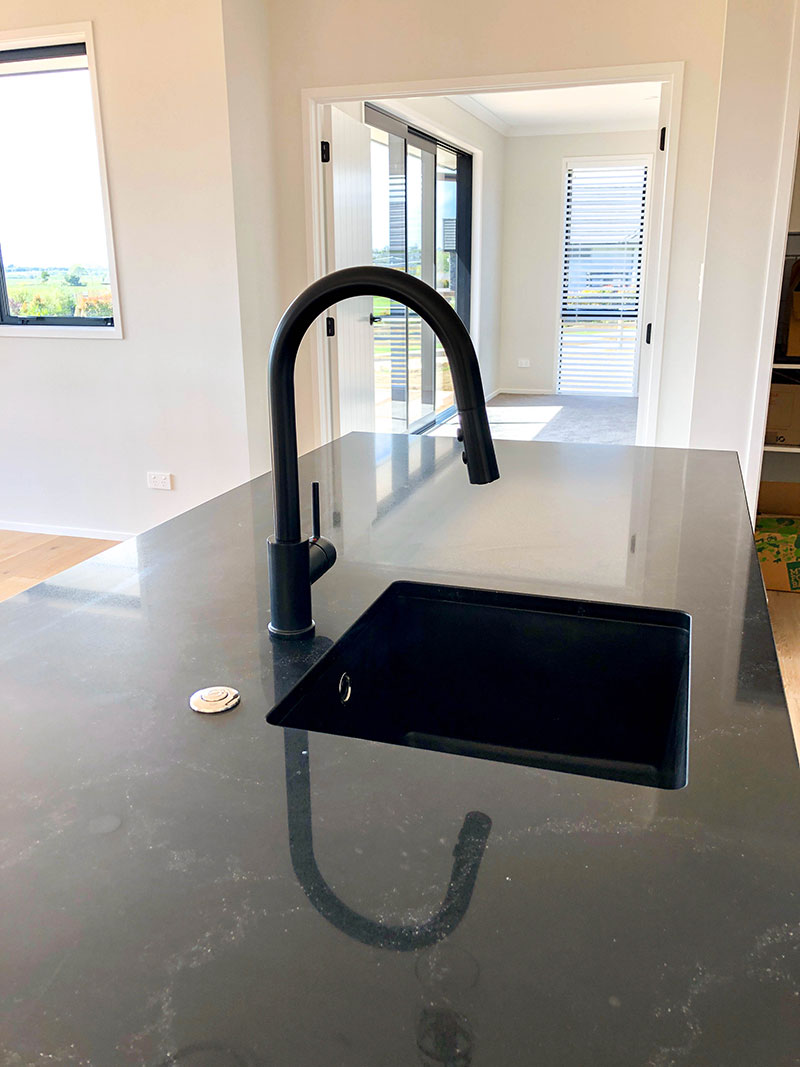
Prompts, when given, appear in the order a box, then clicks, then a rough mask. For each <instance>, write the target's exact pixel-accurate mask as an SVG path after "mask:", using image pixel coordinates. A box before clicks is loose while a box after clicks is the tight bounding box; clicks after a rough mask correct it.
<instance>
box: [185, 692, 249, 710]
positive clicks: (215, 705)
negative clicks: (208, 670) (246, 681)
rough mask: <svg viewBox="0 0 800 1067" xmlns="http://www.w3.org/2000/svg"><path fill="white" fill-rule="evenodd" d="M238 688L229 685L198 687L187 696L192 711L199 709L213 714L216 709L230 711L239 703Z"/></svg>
mask: <svg viewBox="0 0 800 1067" xmlns="http://www.w3.org/2000/svg"><path fill="white" fill-rule="evenodd" d="M240 699H241V697H240V696H239V690H238V689H234V688H233V686H231V685H212V686H209V687H208V688H207V689H198V690H197V692H196V693H192V695H191V696H190V697H189V707H190V708H191V709H192V711H201V712H203V713H204V714H205V715H213V714H214V713H215V712H217V711H230V710H231V708H235V707H236V705H237V704H238V703H239V701H240Z"/></svg>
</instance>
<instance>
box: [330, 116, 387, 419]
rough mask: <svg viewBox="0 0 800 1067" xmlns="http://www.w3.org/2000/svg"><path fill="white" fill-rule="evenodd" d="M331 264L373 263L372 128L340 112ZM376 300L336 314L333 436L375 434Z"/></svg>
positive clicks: (334, 135)
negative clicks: (373, 315)
mask: <svg viewBox="0 0 800 1067" xmlns="http://www.w3.org/2000/svg"><path fill="white" fill-rule="evenodd" d="M326 118H327V128H328V136H329V141H330V162H329V163H328V164H325V165H324V166H325V174H326V177H327V179H328V180H327V181H326V184H325V192H326V211H327V221H328V225H327V227H326V242H327V262H328V267H329V269H330V270H340V269H342V268H343V267H358V266H364V265H365V264H369V263H371V262H372V207H371V177H370V135H369V128H368V127H367V126H365V125H364V124H363V123H362V122H361V121H360V120H359V119H356V118H354V117H353V116H351V115H349V114H347V113H346V112H345V111H343V110H342V109H341V108H338V107H330V108H329V109H328V115H327V116H326ZM371 311H372V298H371V297H369V296H361V297H354V298H352V299H350V300H345V301H343V302H342V303H341V304H337V305H336V307H335V309H332V315H331V317H332V318H333V320H334V331H335V332H334V334H333V336H332V337H330V338H329V339H328V344H329V346H330V357H331V364H332V368H333V369H332V373H331V407H332V411H331V415H332V422H333V431H334V436H335V437H341V436H343V435H344V434H346V433H350V432H351V431H353V430H367V431H370V432H371V431H373V430H374V429H375V375H374V370H373V352H372V328H371V325H370V313H371Z"/></svg>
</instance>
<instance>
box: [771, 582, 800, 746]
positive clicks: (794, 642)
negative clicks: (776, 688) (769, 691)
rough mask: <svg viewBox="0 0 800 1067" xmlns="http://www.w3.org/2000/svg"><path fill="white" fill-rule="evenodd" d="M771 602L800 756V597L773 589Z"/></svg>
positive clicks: (787, 697) (776, 645)
mask: <svg viewBox="0 0 800 1067" xmlns="http://www.w3.org/2000/svg"><path fill="white" fill-rule="evenodd" d="M767 600H768V602H769V617H770V619H771V620H772V632H773V633H774V635H775V647H776V648H777V650H778V660H779V661H780V665H781V675H782V677H783V688H784V689H785V691H786V702H787V704H788V705H789V715H790V716H791V719H792V729H793V730H794V742H795V745H796V746H797V751H798V754H800V593H779V592H776V591H775V590H773V589H770V590H769V592H768V593H767Z"/></svg>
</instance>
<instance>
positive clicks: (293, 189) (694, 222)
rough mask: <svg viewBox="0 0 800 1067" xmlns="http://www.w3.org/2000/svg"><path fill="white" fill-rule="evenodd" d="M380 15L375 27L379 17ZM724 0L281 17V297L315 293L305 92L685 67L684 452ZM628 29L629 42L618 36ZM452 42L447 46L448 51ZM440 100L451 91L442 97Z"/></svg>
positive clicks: (675, 319)
mask: <svg viewBox="0 0 800 1067" xmlns="http://www.w3.org/2000/svg"><path fill="white" fill-rule="evenodd" d="M367 12H368V17H367ZM724 14H725V2H724V0H704V2H703V3H702V4H698V3H697V2H696V0H674V2H672V3H670V4H659V5H654V4H639V3H633V2H631V0H608V2H607V3H604V4H602V5H597V4H595V3H594V2H593V0H575V2H574V3H572V4H568V5H557V4H556V5H554V4H551V3H549V2H545V0H508V2H506V3H503V4H496V5H495V6H494V7H492V8H487V5H486V3H485V0H462V2H461V3H460V4H459V7H458V15H457V25H456V27H455V29H454V23H453V12H452V10H451V8H449V7H448V6H446V5H437V4H431V3H430V2H429V0H405V2H404V3H403V4H402V5H398V4H396V3H395V2H394V0H372V2H371V3H370V4H369V7H368V8H367V6H366V5H365V4H364V3H360V2H356V0H345V2H342V3H337V4H330V3H327V2H325V0H294V2H293V3H291V4H286V3H274V4H272V5H271V7H270V31H271V38H272V48H273V51H272V57H273V62H272V69H271V76H272V95H273V120H274V129H275V136H276V143H277V144H280V154H279V157H278V158H277V160H276V163H277V170H276V177H277V183H278V197H279V200H280V205H281V211H280V218H279V228H278V237H279V247H280V253H281V267H282V272H281V298H282V300H284V301H288V300H289V299H290V298H291V297H292V296H293V295H294V294H295V293H296V292H297V290H298V289H300V288H302V286H303V285H305V284H307V282H308V280H309V278H308V265H307V245H306V219H305V206H304V195H303V179H302V175H303V142H302V114H301V90H302V89H303V88H316V87H331V86H352V85H371V86H374V85H380V84H383V85H386V84H387V83H390V82H394V81H397V82H411V81H417V80H419V81H427V82H430V80H431V79H446V78H449V79H453V80H455V79H460V78H467V77H477V76H489V75H492V76H494V75H499V76H501V77H502V76H513V75H515V74H519V73H520V72H522V73H525V72H536V71H565V70H574V69H579V68H585V67H605V66H616V65H625V64H639V63H660V62H665V61H674V60H684V61H685V63H686V68H685V81H684V94H683V109H682V110H683V114H682V123H681V138H680V151H679V159H678V177H677V191H676V200H675V214H674V224H673V242H672V268H671V271H670V277H669V292H668V308H667V315H668V322H669V329H668V334H667V337H666V338H665V346H664V371H663V376H662V391H661V407H660V412H659V424H658V440H659V442H660V443H663V444H673V445H675V444H678V445H679V444H686V443H687V441H688V434H689V422H690V408H691V401H690V398H691V395H692V390H693V384H694V371H695V347H696V340H697V323H698V311H699V307H698V301H697V286H698V279H699V273H700V264H701V262H702V259H703V249H704V239H705V220H706V214H707V208H708V196H709V188H710V178H711V162H712V150H713V143H714V128H715V121H716V111H717V102H718V88H719V72H720V63H721V57H722V40H723V20H724ZM623 26H624V28H625V32H624V33H621V32H620V27H623ZM443 42H446V46H443ZM440 92H441V90H440ZM298 374H299V379H298V391H299V398H298V399H299V422H300V425H301V428H302V429H303V430H305V434H306V436H305V438H304V440H305V441H306V443H307V444H310V443H312V442H313V438H314V434H313V425H314V420H315V402H314V397H313V395H312V389H311V376H310V362H309V360H308V356H307V354H305V355H304V356H303V357H302V360H301V364H300V367H299V371H298Z"/></svg>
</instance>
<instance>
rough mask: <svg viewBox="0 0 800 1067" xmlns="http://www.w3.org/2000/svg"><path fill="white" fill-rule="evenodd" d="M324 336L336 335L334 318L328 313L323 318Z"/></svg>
mask: <svg viewBox="0 0 800 1067" xmlns="http://www.w3.org/2000/svg"><path fill="white" fill-rule="evenodd" d="M325 336H326V337H335V336H336V320H335V319H333V318H332V317H331V316H330V315H328V317H327V318H326V319H325Z"/></svg>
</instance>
